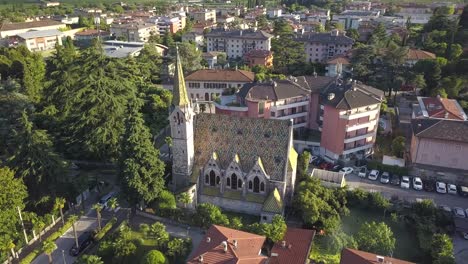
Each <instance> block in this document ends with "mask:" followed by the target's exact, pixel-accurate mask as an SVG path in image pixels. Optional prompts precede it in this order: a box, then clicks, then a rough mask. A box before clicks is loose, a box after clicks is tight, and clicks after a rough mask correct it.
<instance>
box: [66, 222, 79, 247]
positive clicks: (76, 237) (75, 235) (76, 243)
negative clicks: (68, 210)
mask: <svg viewBox="0 0 468 264" xmlns="http://www.w3.org/2000/svg"><path fill="white" fill-rule="evenodd" d="M68 221H71V222H72V227H73V236H74V237H75V246H76V247H77V248H79V247H80V244H78V234H77V233H76V226H75V224H76V221H78V216H76V215H70V216H69V217H68Z"/></svg>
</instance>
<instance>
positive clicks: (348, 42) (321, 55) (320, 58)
mask: <svg viewBox="0 0 468 264" xmlns="http://www.w3.org/2000/svg"><path fill="white" fill-rule="evenodd" d="M296 41H301V42H304V51H305V53H306V60H307V62H326V61H327V60H329V59H331V58H333V57H335V56H337V55H340V54H344V53H346V52H348V51H349V50H350V49H351V48H352V47H353V44H354V40H353V39H352V38H350V37H347V36H345V35H344V33H340V32H339V31H338V30H332V31H331V32H326V33H315V32H309V33H305V34H299V35H297V36H296Z"/></svg>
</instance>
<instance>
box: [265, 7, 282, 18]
mask: <svg viewBox="0 0 468 264" xmlns="http://www.w3.org/2000/svg"><path fill="white" fill-rule="evenodd" d="M282 15H283V10H282V9H281V8H272V9H268V11H267V16H268V17H269V18H275V17H281V16H282Z"/></svg>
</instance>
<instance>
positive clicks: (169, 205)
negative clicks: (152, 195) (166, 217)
mask: <svg viewBox="0 0 468 264" xmlns="http://www.w3.org/2000/svg"><path fill="white" fill-rule="evenodd" d="M156 202H157V206H156V207H157V209H158V210H171V209H176V208H177V202H176V198H175V196H174V194H172V193H171V192H170V191H168V190H162V191H161V194H160V195H159V197H158V199H157V200H156Z"/></svg>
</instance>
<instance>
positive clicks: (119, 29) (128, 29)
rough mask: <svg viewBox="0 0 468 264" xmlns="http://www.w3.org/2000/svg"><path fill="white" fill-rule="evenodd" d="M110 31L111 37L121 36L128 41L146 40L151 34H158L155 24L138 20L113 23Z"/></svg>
mask: <svg viewBox="0 0 468 264" xmlns="http://www.w3.org/2000/svg"><path fill="white" fill-rule="evenodd" d="M110 32H111V35H112V36H113V37H116V38H122V39H125V40H126V41H129V42H148V40H149V38H150V37H151V36H152V35H158V34H159V31H158V27H157V26H156V25H155V24H152V23H140V22H132V23H125V24H117V23H114V24H112V25H111V27H110Z"/></svg>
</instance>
